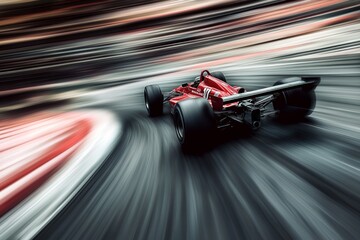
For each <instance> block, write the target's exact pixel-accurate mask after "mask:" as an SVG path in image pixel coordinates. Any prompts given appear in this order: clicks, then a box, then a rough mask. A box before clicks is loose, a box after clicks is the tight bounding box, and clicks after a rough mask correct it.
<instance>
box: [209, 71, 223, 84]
mask: <svg viewBox="0 0 360 240" xmlns="http://www.w3.org/2000/svg"><path fill="white" fill-rule="evenodd" d="M211 76H213V77H216V78H217V79H220V80H222V81H223V82H226V77H225V75H224V74H223V73H222V72H212V73H211Z"/></svg>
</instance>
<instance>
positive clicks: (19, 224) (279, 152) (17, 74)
mask: <svg viewBox="0 0 360 240" xmlns="http://www.w3.org/2000/svg"><path fill="white" fill-rule="evenodd" d="M359 10H360V2H359V1H357V0H326V1H325V0H316V1H315V0H305V1H276V0H265V1H232V0H208V1H203V0H184V1H180V0H168V1H156V0H154V1H142V0H132V1H128V0H122V1H115V0H102V1H95V0H88V1H85V0H73V1H66V0H5V1H0V90H1V91H0V118H1V120H0V139H1V141H0V177H1V184H0V189H1V196H0V202H1V207H0V214H1V215H0V216H1V219H0V239H31V238H36V239H359V238H360V229H359V226H360V169H359V167H360V162H359V161H360V158H359V156H360V143H359V141H360V126H359V110H360V109H359V107H360V81H359V76H360V21H359V17H360V13H359ZM204 69H208V70H210V71H222V72H223V73H224V74H225V76H226V77H227V79H228V82H229V83H230V84H232V85H238V86H243V87H245V88H246V89H247V90H254V89H258V88H261V87H267V86H271V85H272V84H273V83H274V82H276V81H277V80H279V79H282V78H286V77H289V76H309V75H311V76H320V77H321V78H322V82H321V84H320V85H319V86H318V88H317V89H316V93H317V106H316V108H315V111H314V113H313V114H312V115H311V116H310V117H309V119H307V120H306V121H304V122H301V123H298V124H288V125H286V126H284V125H281V124H279V123H277V122H276V121H274V120H273V119H272V118H270V117H269V118H267V119H265V120H264V123H263V127H262V128H261V129H260V130H259V131H257V132H255V133H250V134H241V133H224V134H222V135H219V136H217V138H218V139H219V140H217V141H218V144H217V146H216V147H215V148H211V149H208V150H207V151H205V152H201V153H193V154H191V153H184V152H183V151H182V150H181V148H180V146H179V144H178V142H177V139H176V134H175V131H174V129H173V123H172V119H171V117H170V116H168V115H165V116H162V117H158V118H148V117H147V114H146V111H145V107H144V104H143V88H144V86H146V85H148V84H153V83H157V84H160V86H161V88H162V90H163V91H164V92H165V91H168V90H171V89H172V88H173V87H175V86H177V85H179V84H181V83H184V82H189V81H192V80H193V79H194V78H195V77H196V76H197V75H199V73H200V71H201V70H204Z"/></svg>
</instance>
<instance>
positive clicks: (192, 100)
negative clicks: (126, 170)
mask: <svg viewBox="0 0 360 240" xmlns="http://www.w3.org/2000/svg"><path fill="white" fill-rule="evenodd" d="M319 83H320V78H319V77H292V78H287V79H283V80H280V81H278V82H276V83H275V84H274V86H272V87H267V88H263V89H259V90H255V91H249V92H248V91H246V90H245V89H244V88H242V87H237V86H231V85H229V84H228V83H227V82H226V78H225V76H224V74H223V73H222V72H213V73H210V72H209V71H207V70H204V71H202V72H201V74H200V76H199V77H196V78H195V81H194V82H190V83H184V84H182V85H181V86H179V87H177V88H175V89H173V90H172V91H171V92H169V93H167V94H166V96H165V97H164V95H163V93H162V92H161V89H160V87H159V86H158V85H149V86H146V87H145V89H144V98H145V106H146V109H147V111H148V113H149V115H150V116H152V117H154V116H158V115H161V114H162V112H163V104H164V103H167V102H168V103H169V104H170V106H171V113H172V115H173V117H174V123H175V130H176V135H177V137H178V139H179V142H180V143H181V144H182V145H183V146H191V145H192V144H199V143H204V142H207V140H208V139H209V137H210V138H211V133H213V131H214V130H215V129H221V128H228V127H234V126H236V125H237V124H247V125H249V126H251V127H252V128H253V129H258V128H259V127H260V125H261V118H262V117H264V116H267V115H270V114H275V115H276V116H277V117H279V118H281V119H285V120H291V121H293V120H301V119H303V118H304V117H306V116H308V115H310V114H311V113H312V111H313V109H314V107H315V103H316V97H315V91H314V90H315V88H316V86H317V85H318V84H319ZM270 103H272V105H273V108H269V107H268V105H269V104H270Z"/></svg>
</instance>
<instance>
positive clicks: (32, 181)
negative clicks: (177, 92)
mask: <svg viewBox="0 0 360 240" xmlns="http://www.w3.org/2000/svg"><path fill="white" fill-rule="evenodd" d="M119 133H120V125H119V123H118V121H117V119H116V117H115V116H114V115H113V114H112V113H110V112H107V111H103V110H90V111H73V112H67V113H54V112H49V113H41V114H35V115H31V116H27V117H21V118H18V119H11V120H2V121H0V179H1V181H0V190H1V192H0V217H1V218H0V239H19V238H21V239H30V238H32V237H33V236H34V235H35V234H36V233H37V232H38V231H39V230H40V229H41V228H42V227H43V226H45V225H46V223H48V222H49V221H50V220H51V219H52V218H53V217H54V216H55V215H56V214H57V213H58V212H59V211H60V210H61V209H62V208H63V207H64V206H65V205H66V204H67V203H68V202H69V201H70V200H71V198H72V197H73V196H74V195H75V194H76V192H77V191H78V190H79V189H80V188H81V187H82V186H83V185H84V184H85V183H86V181H87V180H88V179H89V178H90V177H91V175H92V173H93V172H94V171H95V170H96V169H97V168H98V167H99V166H100V165H101V163H102V162H103V160H104V159H105V158H106V156H107V155H108V154H109V152H111V149H112V148H113V146H114V144H115V142H116V140H117V138H118V136H119Z"/></svg>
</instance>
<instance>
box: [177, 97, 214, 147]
mask: <svg viewBox="0 0 360 240" xmlns="http://www.w3.org/2000/svg"><path fill="white" fill-rule="evenodd" d="M174 123H175V131H176V135H177V137H178V139H179V142H180V143H181V145H182V146H183V147H185V148H189V147H197V146H205V145H207V144H208V142H209V137H211V134H212V133H213V132H214V129H215V117H214V112H213V110H212V108H211V106H210V104H209V102H208V101H207V100H205V99H203V98H190V99H187V100H184V101H181V102H179V103H177V104H176V106H175V110H174Z"/></svg>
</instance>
